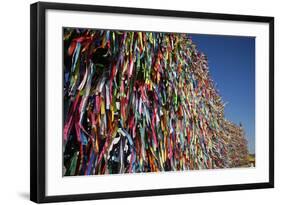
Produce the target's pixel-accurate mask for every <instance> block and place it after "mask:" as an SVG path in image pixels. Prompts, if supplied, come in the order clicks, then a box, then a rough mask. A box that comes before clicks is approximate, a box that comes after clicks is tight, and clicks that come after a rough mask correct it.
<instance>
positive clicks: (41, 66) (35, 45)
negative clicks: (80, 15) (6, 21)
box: [30, 2, 274, 203]
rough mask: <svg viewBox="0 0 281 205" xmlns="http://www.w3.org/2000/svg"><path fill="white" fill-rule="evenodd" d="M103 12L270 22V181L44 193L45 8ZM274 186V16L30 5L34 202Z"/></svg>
mask: <svg viewBox="0 0 281 205" xmlns="http://www.w3.org/2000/svg"><path fill="white" fill-rule="evenodd" d="M48 9H53V10H67V11H86V12H106V13H121V14H136V15H151V16H162V17H164V16H166V17H167V16H168V17H181V18H195V19H215V20H229V21H247V22H263V23H267V24H269V50H268V52H269V108H268V109H269V182H264V183H249V184H233V185H220V186H203V187H192V188H170V189H157V190H141V191H120V192H110V193H89V194H74V195H60V196H46V193H45V185H46V183H45V174H46V173H45V168H46V165H45V157H46V156H45V139H46V128H45V116H46V115H45V114H46V109H45V108H46V96H45V89H46V82H45V73H46V70H45V69H46V68H45V63H46V60H45V37H46V36H45V35H46V30H45V25H46V10H48ZM273 187H274V18H273V17H264V16H248V15H229V14H217V13H202V12H187V11H172V10H156V9H144V8H125V7H111V6H97V5H83V4H64V3H47V2H38V3H34V4H32V5H31V6H30V199H31V201H34V202H37V203H45V202H61V201H76V200H97V199H109V198H123V197H140V196H154V195H169V194H186V193H198V192H218V191H230V190H245V189H261V188H273Z"/></svg>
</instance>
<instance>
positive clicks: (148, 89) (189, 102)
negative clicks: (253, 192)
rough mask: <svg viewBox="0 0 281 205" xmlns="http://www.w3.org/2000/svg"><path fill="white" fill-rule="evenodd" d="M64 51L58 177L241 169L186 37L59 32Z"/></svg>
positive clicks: (211, 87)
mask: <svg viewBox="0 0 281 205" xmlns="http://www.w3.org/2000/svg"><path fill="white" fill-rule="evenodd" d="M63 49H64V50H63V58H64V59H63V78H64V79H63V113H64V115H63V174H64V176H75V175H103V174H125V173H143V172H165V171H188V170H201V169H217V168H230V167H241V166H245V165H247V156H248V150H247V141H246V139H245V136H244V134H243V127H242V126H236V125H234V124H233V123H231V122H230V121H228V120H226V119H225V117H224V106H225V105H224V103H223V101H222V98H221V97H220V95H219V92H218V91H217V89H216V87H215V83H214V82H213V81H212V79H211V77H210V73H209V67H208V60H207V57H206V56H205V55H204V54H203V53H201V52H199V51H198V50H197V48H196V45H195V44H194V43H193V42H192V38H191V37H190V36H189V35H188V34H184V33H164V32H135V31H116V30H97V29H80V28H79V29H78V28H64V29H63ZM233 143H234V145H233ZM235 143H236V145H235ZM239 143H240V144H239ZM242 145H243V146H242Z"/></svg>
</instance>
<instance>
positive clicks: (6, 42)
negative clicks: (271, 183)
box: [0, 0, 281, 205]
mask: <svg viewBox="0 0 281 205" xmlns="http://www.w3.org/2000/svg"><path fill="white" fill-rule="evenodd" d="M50 1H51V0H50ZM32 2H33V1H20V0H18V1H16V0H14V1H3V2H2V4H1V8H0V17H1V20H0V23H1V27H0V28H1V31H0V40H1V43H0V62H1V65H0V93H1V98H0V116H1V117H0V120H1V126H0V128H1V148H0V156H1V157H0V160H1V161H0V163H1V165H0V204H30V203H31V202H29V201H28V198H29V4H30V3H32ZM62 2H77V3H78V2H79V1H70V0H68V1H62ZM277 2H278V1H269V0H267V1H264V0H262V1H259V0H255V1H245V0H236V1H223V0H222V1H219V0H212V1H208V0H201V1H189V0H184V1H180V0H169V1H168V0H167V1H164V0H162V1H156V0H155V1H151V0H141V1H136V0H132V1H125V0H118V1H114V0H111V1H109V0H96V1H89V0H88V1H83V3H88V4H91V3H95V4H103V5H115V6H131V7H147V8H159V9H175V10H186V11H188V10H189V11H203V12H220V13H236V14H252V15H271V16H275V21H276V22H275V30H276V32H275V37H276V38H275V52H276V55H275V56H276V60H275V68H278V67H280V63H281V62H280V59H278V58H277V56H279V55H280V54H279V53H280V48H281V47H280V29H281V24H280V19H281V14H280V11H279V10H278V8H279V7H280V6H279V5H278V4H277ZM80 3H81V1H80ZM280 77H281V72H280V71H279V70H278V69H275V79H280ZM280 86H281V84H280V81H279V83H278V82H277V80H276V84H275V90H279V87H280ZM275 93H276V95H275V98H276V100H275V104H276V105H278V104H280V103H281V94H280V92H279V93H278V92H275ZM275 110H276V112H275V115H276V117H275V124H276V125H278V124H279V123H280V122H281V118H280V116H281V110H280V108H279V107H277V106H276V109H275ZM278 127H279V128H278ZM275 132H276V134H275V136H276V138H275V147H276V151H275V159H276V160H275V165H276V169H275V172H276V173H277V174H276V183H275V184H276V188H275V189H267V190H250V191H235V192H219V193H204V194H189V195H177V196H161V197H144V198H137V199H135V198H131V199H114V200H102V201H95V202H93V201H90V202H76V203H75V202H73V203H69V204H112V203H115V204H127V203H133V204H144V203H149V204H150V203H151V204H152V203H154V204H171V203H173V204H176V203H177V204H182V203H190V204H217V205H219V204H226V203H227V204H245V203H249V204H250V203H251V204H252V203H259V204H262V203H263V204H265V203H266V204H268V203H270V201H272V202H273V201H279V200H280V194H281V192H280V191H281V184H280V182H281V181H280V179H281V177H280V174H278V172H279V173H280V171H281V164H280V157H279V156H281V151H280V149H278V148H279V146H280V145H281V144H280V139H279V138H278V136H279V135H280V134H281V129H280V126H276V130H275ZM63 204H64V203H63Z"/></svg>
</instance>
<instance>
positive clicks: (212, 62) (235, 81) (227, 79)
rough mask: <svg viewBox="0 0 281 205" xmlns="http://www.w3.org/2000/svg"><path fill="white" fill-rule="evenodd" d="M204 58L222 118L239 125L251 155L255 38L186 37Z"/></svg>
mask: <svg viewBox="0 0 281 205" xmlns="http://www.w3.org/2000/svg"><path fill="white" fill-rule="evenodd" d="M190 36H191V39H192V41H193V43H194V44H196V45H197V49H198V50H199V51H201V52H203V53H204V54H205V55H206V56H207V58H208V64H209V69H210V74H211V78H212V79H213V80H214V81H215V83H216V88H217V89H218V90H219V93H220V95H221V96H222V98H223V101H224V102H227V103H228V104H227V105H226V107H225V117H226V118H227V119H228V120H230V121H232V122H234V123H236V124H239V123H240V122H241V123H242V125H243V127H244V129H245V132H246V138H247V140H248V147H249V151H250V153H255V38H254V37H240V36H239V37H238V36H222V35H203V34H190Z"/></svg>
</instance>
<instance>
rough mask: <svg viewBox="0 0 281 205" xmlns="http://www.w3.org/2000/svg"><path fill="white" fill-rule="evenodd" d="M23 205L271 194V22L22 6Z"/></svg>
mask: <svg viewBox="0 0 281 205" xmlns="http://www.w3.org/2000/svg"><path fill="white" fill-rule="evenodd" d="M30 19H31V36H30V43H31V44H30V45H31V87H30V88H31V101H30V102H31V105H30V108H31V113H30V117H31V123H30V131H31V140H30V143H31V152H30V160H31V167H30V180H31V181H30V193H31V194H30V198H31V200H32V201H34V202H38V203H42V202H58V201H73V200H90V199H107V198H120V197H138V196H153V195H166V194H184V193H195V192H212V191H227V190H243V189H258V188H273V187H274V18H273V17H264V16H246V15H229V14H215V13H201V12H186V11H172V10H155V9H142V8H125V7H108V6H96V5H79V4H63V3H42V2H40V3H35V4H32V5H31V18H30Z"/></svg>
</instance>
